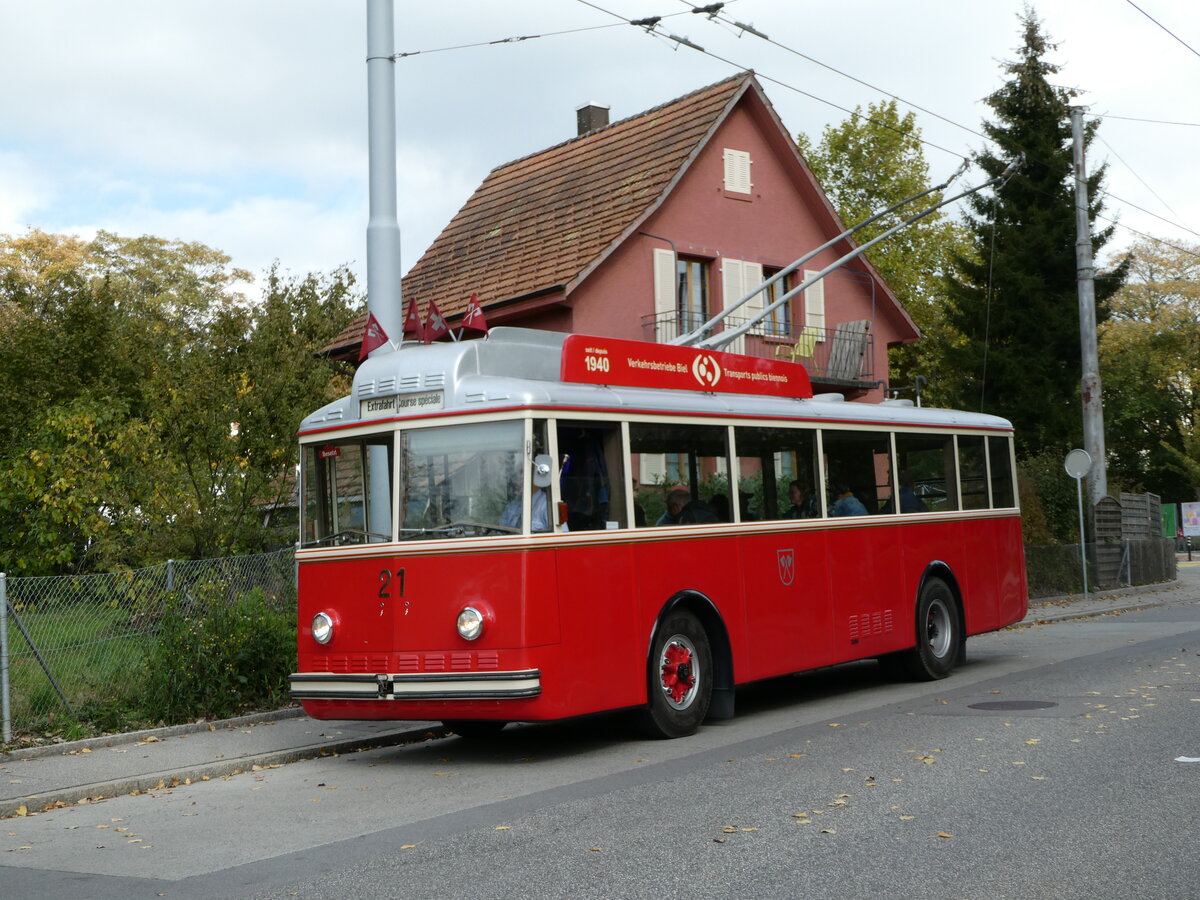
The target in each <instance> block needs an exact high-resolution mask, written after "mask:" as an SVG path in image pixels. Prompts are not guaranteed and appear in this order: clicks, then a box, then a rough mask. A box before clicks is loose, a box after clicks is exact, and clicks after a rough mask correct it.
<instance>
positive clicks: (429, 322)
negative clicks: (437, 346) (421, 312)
mask: <svg viewBox="0 0 1200 900" xmlns="http://www.w3.org/2000/svg"><path fill="white" fill-rule="evenodd" d="M449 333H450V326H448V325H447V324H446V320H445V318H444V317H443V316H442V314H441V313H440V312H438V308H437V304H436V303H434V302H433V301H432V300H430V301H429V317H428V318H427V319H425V343H427V344H428V343H429V342H430V341H436V340H437V339H438V338H440V337H444V336H445V335H447V334H449Z"/></svg>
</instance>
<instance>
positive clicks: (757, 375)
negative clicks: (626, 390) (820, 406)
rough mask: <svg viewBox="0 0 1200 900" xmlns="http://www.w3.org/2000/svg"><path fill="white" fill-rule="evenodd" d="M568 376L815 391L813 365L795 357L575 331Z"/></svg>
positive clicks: (773, 393) (678, 386)
mask: <svg viewBox="0 0 1200 900" xmlns="http://www.w3.org/2000/svg"><path fill="white" fill-rule="evenodd" d="M561 378H562V380H563V381H574V382H580V383H583V384H608V385H623V386H626V387H645V388H660V389H665V390H675V391H702V392H705V393H724V394H759V395H764V396H769V397H796V398H803V397H811V396H812V385H811V383H810V382H809V379H808V371H807V370H806V369H805V368H804V366H802V365H800V364H799V363H795V362H787V361H784V360H778V359H765V358H761V357H757V356H742V355H740V354H737V353H723V352H721V351H719V350H700V349H697V348H695V347H677V346H675V345H673V344H651V343H647V342H646V341H627V340H620V339H617V338H607V337H594V336H591V335H586V334H572V335H570V336H568V337H567V339H566V341H565V342H564V343H563V350H562V372H561Z"/></svg>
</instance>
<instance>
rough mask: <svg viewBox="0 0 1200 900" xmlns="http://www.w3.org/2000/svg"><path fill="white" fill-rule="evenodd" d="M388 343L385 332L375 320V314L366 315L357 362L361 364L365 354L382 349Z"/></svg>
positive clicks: (365, 356)
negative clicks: (365, 325) (365, 324)
mask: <svg viewBox="0 0 1200 900" xmlns="http://www.w3.org/2000/svg"><path fill="white" fill-rule="evenodd" d="M387 342H388V336H387V332H386V331H384V330H383V326H382V325H380V324H379V320H378V319H376V318H375V313H373V312H369V313H367V327H366V328H364V329H363V339H362V349H361V350H360V351H359V352H358V361H359V362H362V361H363V360H364V359H366V358H367V354H368V353H370V352H371V351H372V350H374V349H375V348H376V347H382V346H383V345H384V344H386V343H387Z"/></svg>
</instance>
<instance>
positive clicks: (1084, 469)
mask: <svg viewBox="0 0 1200 900" xmlns="http://www.w3.org/2000/svg"><path fill="white" fill-rule="evenodd" d="M1063 468H1064V469H1066V470H1067V474H1068V475H1070V476H1071V477H1072V478H1082V477H1083V476H1084V475H1086V474H1087V473H1088V472H1090V471H1091V469H1092V455H1091V454H1090V453H1088V452H1087V451H1086V450H1072V451H1071V452H1070V453H1068V454H1067V458H1066V460H1065V461H1064V462H1063Z"/></svg>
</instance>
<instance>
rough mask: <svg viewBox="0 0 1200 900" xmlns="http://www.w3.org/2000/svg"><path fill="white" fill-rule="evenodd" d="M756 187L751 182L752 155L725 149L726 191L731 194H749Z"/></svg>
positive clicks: (742, 151)
mask: <svg viewBox="0 0 1200 900" xmlns="http://www.w3.org/2000/svg"><path fill="white" fill-rule="evenodd" d="M753 187H754V185H753V184H752V183H751V181H750V153H749V151H747V150H730V149H729V148H728V147H726V148H725V190H726V191H728V192H729V193H731V194H747V195H748V194H749V193H750V191H751V189H752V188H753Z"/></svg>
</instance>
